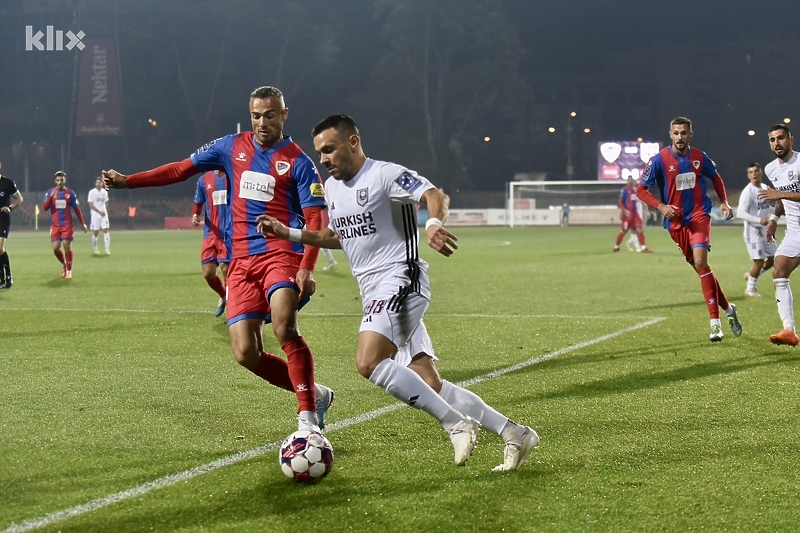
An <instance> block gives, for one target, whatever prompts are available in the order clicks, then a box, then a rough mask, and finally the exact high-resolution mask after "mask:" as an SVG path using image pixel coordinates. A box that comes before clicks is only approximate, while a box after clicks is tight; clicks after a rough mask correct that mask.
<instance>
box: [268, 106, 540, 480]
mask: <svg viewBox="0 0 800 533" xmlns="http://www.w3.org/2000/svg"><path fill="white" fill-rule="evenodd" d="M312 134H313V136H314V148H315V150H316V151H317V153H319V154H320V163H321V164H323V165H324V166H325V168H327V170H328V172H330V174H331V177H330V178H328V179H327V180H326V182H325V190H326V193H325V196H326V200H327V203H328V209H329V213H330V224H329V226H328V227H327V228H323V229H322V230H319V231H308V230H300V229H289V228H287V227H286V226H285V225H283V224H281V223H280V222H278V221H277V220H275V219H274V218H271V217H269V216H266V215H264V216H261V217H259V220H260V224H259V229H260V231H261V232H262V233H264V234H265V235H266V234H267V233H272V234H274V235H277V236H278V237H281V238H284V239H290V240H293V241H296V242H301V243H304V244H310V245H312V246H317V247H320V248H341V249H342V250H343V251H344V254H345V256H346V257H347V259H348V261H349V262H350V266H351V269H352V272H353V276H354V277H355V278H356V281H357V282H358V286H359V290H360V292H361V301H362V306H363V309H364V318H363V319H362V321H361V328H360V330H359V339H358V349H357V352H356V368H357V369H358V371H359V373H360V374H361V375H362V376H364V377H365V378H367V379H369V380H370V381H371V382H373V383H375V384H376V385H378V386H380V387H382V388H384V389H385V390H386V391H387V392H388V393H389V394H391V395H392V396H394V397H395V398H397V399H398V400H400V401H402V402H404V403H406V404H408V405H411V406H413V407H416V408H418V409H422V410H424V411H425V412H427V413H428V414H430V415H431V416H433V417H434V418H436V419H437V420H438V421H439V422H440V423H441V424H442V426H443V427H444V428H445V430H446V431H447V432H448V433H449V434H450V438H451V441H452V443H453V447H454V449H455V463H456V464H457V465H463V464H464V463H465V462H466V460H467V459H468V458H469V456H470V454H471V453H472V449H473V448H474V446H475V440H476V434H477V429H478V423H479V424H480V425H482V426H483V427H484V428H486V429H487V430H489V431H491V432H492V433H495V434H496V435H499V436H500V437H502V438H503V440H504V441H505V448H504V459H503V464H501V465H499V466H497V467H495V470H501V471H504V470H515V469H517V468H519V466H520V465H521V464H522V463H523V461H524V460H525V459H526V458H527V457H528V455H529V454H530V453H531V452H532V451H533V449H534V448H536V447H537V446H538V445H539V436H538V435H537V434H536V432H535V431H534V430H533V429H531V428H529V427H527V426H522V425H519V424H517V423H515V422H513V421H511V420H509V418H508V417H506V416H504V415H502V414H500V413H499V412H497V411H496V410H495V409H493V408H492V407H490V406H489V405H487V404H486V402H484V401H483V400H482V399H481V398H480V397H479V396H478V395H476V394H474V393H473V392H470V391H468V390H467V389H464V388H462V387H459V386H458V385H455V384H453V383H450V382H448V381H445V380H443V379H442V378H441V377H440V376H439V373H438V370H437V369H436V364H435V362H436V360H437V359H436V356H435V355H434V352H433V345H432V343H431V339H430V337H429V336H428V332H427V330H426V328H425V324H424V322H423V321H422V317H423V315H424V314H425V311H426V310H427V308H428V305H429V303H430V297H431V290H430V283H429V279H428V264H427V263H426V262H425V261H423V260H421V259H420V258H419V230H418V229H417V209H416V208H417V204H419V203H423V204H426V205H427V207H428V213H429V218H428V221H427V223H426V225H425V233H426V236H427V241H428V245H429V246H430V247H431V248H433V249H434V250H436V251H437V252H439V253H441V254H442V255H444V256H450V255H452V253H453V251H454V250H455V249H457V248H458V247H457V246H456V244H455V242H456V240H457V239H456V237H455V236H454V235H453V234H452V233H450V232H449V231H447V230H446V229H445V228H444V221H445V220H446V218H447V207H448V204H449V198H448V197H447V195H445V194H444V193H443V192H441V191H439V190H438V189H437V188H436V187H434V186H433V185H432V184H431V182H430V181H428V180H427V179H426V178H424V177H422V176H420V175H418V174H417V173H416V172H414V171H412V170H409V169H406V168H404V167H402V166H400V165H397V164H394V163H388V162H384V161H376V160H373V159H368V158H367V157H366V156H365V155H364V151H363V149H362V146H361V138H360V135H359V132H358V128H357V127H356V124H355V122H354V121H353V119H352V118H350V117H349V116H347V115H338V114H337V115H331V116H329V117H327V118H326V119H324V120H323V121H322V122H320V123H319V124H317V125H316V126H315V127H314V129H313V130H312ZM476 421H477V422H476Z"/></svg>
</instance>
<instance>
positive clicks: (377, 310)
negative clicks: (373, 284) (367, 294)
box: [364, 300, 386, 316]
mask: <svg viewBox="0 0 800 533" xmlns="http://www.w3.org/2000/svg"><path fill="white" fill-rule="evenodd" d="M384 307H386V300H372V301H371V302H370V303H369V307H367V310H366V311H364V315H365V316H368V315H379V314H381V313H383V308H384Z"/></svg>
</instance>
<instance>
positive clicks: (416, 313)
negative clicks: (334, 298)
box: [359, 286, 438, 366]
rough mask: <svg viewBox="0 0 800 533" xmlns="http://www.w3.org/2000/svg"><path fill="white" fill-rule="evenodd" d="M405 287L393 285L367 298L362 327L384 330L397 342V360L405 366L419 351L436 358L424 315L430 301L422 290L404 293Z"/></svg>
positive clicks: (389, 337)
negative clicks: (421, 292)
mask: <svg viewBox="0 0 800 533" xmlns="http://www.w3.org/2000/svg"><path fill="white" fill-rule="evenodd" d="M404 292H405V291H404V289H402V288H400V287H393V286H389V287H386V288H382V289H381V290H380V291H378V292H377V293H375V294H373V295H371V297H369V298H366V299H365V300H364V318H363V319H362V320H361V328H360V329H359V331H374V332H376V333H380V334H381V335H383V336H384V337H386V338H387V339H389V340H390V341H392V342H393V343H394V345H395V346H397V353H396V354H395V356H394V360H395V361H396V362H398V363H399V364H401V365H403V366H408V365H409V364H411V359H412V357H414V356H415V355H417V354H419V353H423V352H424V353H426V354H428V355H430V356H431V358H432V359H433V360H434V361H437V360H438V359H437V358H436V356H435V355H434V353H433V343H432V342H431V338H430V336H429V335H428V330H427V329H426V328H425V324H424V323H423V322H422V317H423V315H424V314H425V311H426V310H427V309H428V305H429V304H430V302H429V301H428V299H427V298H425V297H423V296H422V295H420V294H419V293H416V292H410V293H407V294H405V295H404V296H403V294H404Z"/></svg>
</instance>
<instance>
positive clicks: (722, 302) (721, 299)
mask: <svg viewBox="0 0 800 533" xmlns="http://www.w3.org/2000/svg"><path fill="white" fill-rule="evenodd" d="M714 282H715V283H716V284H717V303H718V304H719V306H720V307H721V308H722V310H723V311H724V310H725V309H727V308H728V306H730V303H729V302H728V299H727V298H726V297H725V293H724V292H722V287H720V285H719V280H718V279H717V276H714Z"/></svg>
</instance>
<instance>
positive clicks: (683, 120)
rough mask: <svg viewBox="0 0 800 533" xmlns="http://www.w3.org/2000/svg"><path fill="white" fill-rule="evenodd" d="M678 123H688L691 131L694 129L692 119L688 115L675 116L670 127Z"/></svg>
mask: <svg viewBox="0 0 800 533" xmlns="http://www.w3.org/2000/svg"><path fill="white" fill-rule="evenodd" d="M677 124H686V125H687V126H689V131H691V129H692V121H691V120H689V119H688V118H686V117H675V118H673V119H672V121H671V122H670V123H669V129H672V126H675V125H677Z"/></svg>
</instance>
